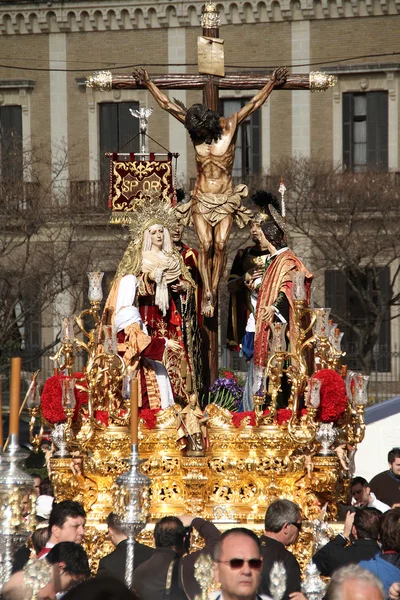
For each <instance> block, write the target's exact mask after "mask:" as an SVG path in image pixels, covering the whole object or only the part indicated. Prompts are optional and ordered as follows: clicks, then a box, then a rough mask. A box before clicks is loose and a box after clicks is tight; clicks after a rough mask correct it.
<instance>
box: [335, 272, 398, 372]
mask: <svg viewBox="0 0 400 600" xmlns="http://www.w3.org/2000/svg"><path fill="white" fill-rule="evenodd" d="M357 275H358V281H357V279H356V277H354V281H355V286H356V287H357V288H358V289H360V290H363V291H364V292H368V293H369V294H371V296H372V298H373V299H374V302H375V304H376V305H378V301H379V300H378V298H379V296H378V294H382V295H383V296H384V297H389V296H390V269H389V268H388V267H383V268H382V269H367V270H366V273H364V274H363V275H362V278H361V280H360V279H359V277H360V276H359V274H357ZM349 277H351V275H350V274H349ZM325 306H329V307H331V315H332V318H333V320H334V321H337V322H338V325H339V327H340V329H341V331H343V332H344V336H343V344H342V348H343V350H345V351H346V352H347V354H348V355H347V356H346V360H345V362H346V364H347V365H348V366H349V368H350V369H354V370H361V365H360V362H359V359H358V358H357V356H356V354H357V348H358V335H357V333H356V332H355V331H354V329H353V328H350V327H348V326H346V325H344V324H342V320H346V321H347V322H351V323H353V324H354V326H357V325H359V326H361V327H363V326H365V325H366V321H367V318H368V315H366V314H365V309H364V308H363V306H362V304H361V302H360V298H359V294H357V292H356V291H355V290H354V289H353V288H351V287H350V284H349V281H348V276H347V275H346V273H345V272H343V271H333V270H327V271H325ZM390 353H391V339H390V311H388V314H387V315H386V318H385V319H384V321H383V323H382V327H381V330H380V333H379V339H378V342H377V344H376V345H375V347H374V351H373V354H374V370H375V371H379V372H390V370H391V364H390V359H391V354H390Z"/></svg>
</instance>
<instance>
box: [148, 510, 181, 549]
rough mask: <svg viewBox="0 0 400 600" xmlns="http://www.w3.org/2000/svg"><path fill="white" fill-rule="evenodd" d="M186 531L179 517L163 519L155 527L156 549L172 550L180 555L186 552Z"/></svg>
mask: <svg viewBox="0 0 400 600" xmlns="http://www.w3.org/2000/svg"><path fill="white" fill-rule="evenodd" d="M185 535H186V529H185V527H184V525H183V523H182V521H181V520H180V519H178V517H163V518H162V519H160V521H158V523H157V524H156V526H155V527H154V543H155V546H156V548H172V549H173V550H175V552H177V553H178V554H183V552H184V550H185Z"/></svg>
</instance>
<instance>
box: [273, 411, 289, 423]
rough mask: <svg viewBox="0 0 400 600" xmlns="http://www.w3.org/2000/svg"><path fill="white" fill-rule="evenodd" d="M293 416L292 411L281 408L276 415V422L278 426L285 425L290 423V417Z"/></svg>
mask: <svg viewBox="0 0 400 600" xmlns="http://www.w3.org/2000/svg"><path fill="white" fill-rule="evenodd" d="M291 416H292V411H291V410H290V408H280V409H279V410H278V411H277V413H276V422H277V423H278V425H283V424H284V423H287V422H288V421H290V417H291Z"/></svg>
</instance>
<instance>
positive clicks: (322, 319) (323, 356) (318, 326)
mask: <svg viewBox="0 0 400 600" xmlns="http://www.w3.org/2000/svg"><path fill="white" fill-rule="evenodd" d="M330 312H331V309H330V308H314V314H315V323H314V335H315V336H316V338H317V343H316V347H315V358H316V361H315V362H316V363H318V362H319V365H320V368H321V369H325V368H326V367H328V365H329V357H330V349H331V346H330V343H329V339H328V336H329V330H330V326H329V314H330Z"/></svg>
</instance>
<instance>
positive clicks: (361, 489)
mask: <svg viewBox="0 0 400 600" xmlns="http://www.w3.org/2000/svg"><path fill="white" fill-rule="evenodd" d="M370 493H371V488H370V487H369V483H368V481H367V480H366V479H364V477H353V479H352V480H351V495H352V496H353V498H354V500H355V501H356V503H357V506H368V502H369V501H370Z"/></svg>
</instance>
